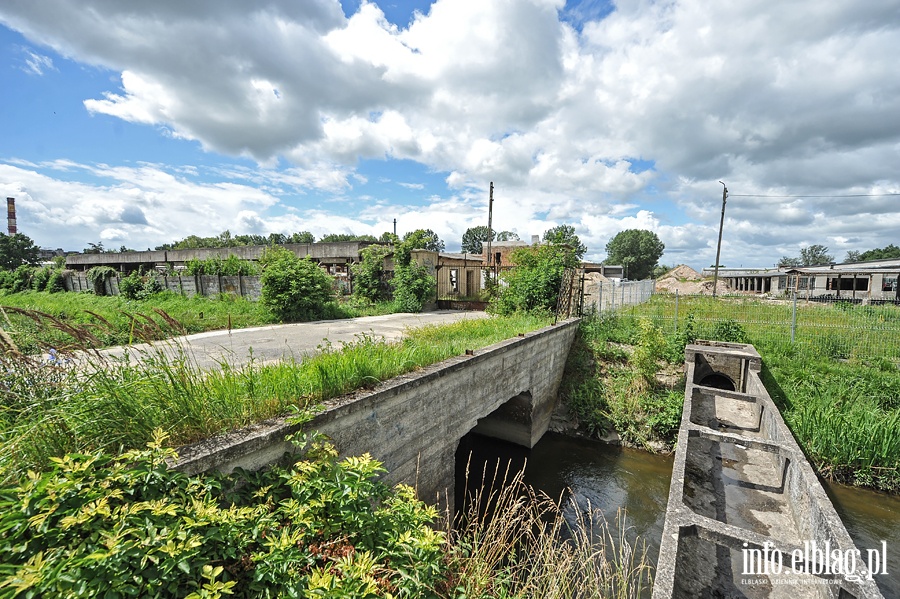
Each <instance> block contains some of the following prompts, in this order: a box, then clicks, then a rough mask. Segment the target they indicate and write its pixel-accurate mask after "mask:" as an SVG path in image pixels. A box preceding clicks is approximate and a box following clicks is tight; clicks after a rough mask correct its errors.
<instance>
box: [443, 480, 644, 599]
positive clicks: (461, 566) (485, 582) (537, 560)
mask: <svg viewBox="0 0 900 599" xmlns="http://www.w3.org/2000/svg"><path fill="white" fill-rule="evenodd" d="M507 474H508V473H507ZM503 480H504V481H505V482H504V484H502V485H491V486H487V487H482V488H481V489H479V490H478V491H477V492H476V493H475V494H474V498H473V501H472V503H471V505H470V506H469V508H468V509H467V510H466V513H465V514H464V516H463V517H462V518H460V519H459V520H458V522H457V526H455V527H454V528H451V529H448V531H447V533H446V535H447V539H448V545H449V548H448V551H447V554H448V556H449V572H450V574H449V576H448V580H447V582H446V584H445V585H444V586H445V588H443V589H439V592H438V594H439V595H440V596H442V597H472V598H487V597H508V598H516V599H532V598H533V599H556V598H560V599H562V598H565V599H568V598H576V597H578V598H592V597H596V598H598V599H599V598H604V599H638V598H639V597H641V596H642V593H646V592H647V591H649V589H650V586H651V572H652V566H651V565H650V563H649V558H648V557H647V551H646V545H644V544H643V543H641V542H640V541H639V540H638V539H629V538H628V534H627V531H628V528H627V526H626V523H625V516H624V514H623V513H621V512H620V516H619V518H618V520H617V522H616V523H615V524H613V525H610V524H609V523H607V522H606V521H605V520H603V518H602V515H601V516H599V518H598V514H599V513H592V512H591V511H590V510H589V511H587V512H584V511H581V510H579V509H578V507H577V506H575V505H571V506H568V505H561V504H560V503H558V502H556V501H553V500H552V499H550V498H549V497H547V496H546V495H539V494H537V493H535V491H534V490H533V489H532V488H531V487H530V486H528V485H527V484H525V483H524V482H523V480H522V472H521V471H520V472H518V473H517V474H516V475H514V476H512V477H509V479H507V478H506V477H504V479H503ZM570 507H571V508H572V509H574V514H572V515H571V516H570V518H568V519H567V518H566V516H565V512H566V511H567V509H568V508H570ZM487 512H489V515H485V514H486V513H487Z"/></svg>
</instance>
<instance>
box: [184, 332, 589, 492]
mask: <svg viewBox="0 0 900 599" xmlns="http://www.w3.org/2000/svg"><path fill="white" fill-rule="evenodd" d="M578 321H579V319H577V318H573V319H570V320H567V321H564V322H561V323H559V324H557V325H554V326H549V327H545V328H543V329H539V330H537V331H532V332H529V333H525V334H522V335H520V336H519V337H515V338H512V339H508V340H506V341H501V342H499V343H495V344H494V345H491V346H489V347H486V348H484V349H479V350H476V351H474V352H473V353H472V354H468V355H463V356H457V357H454V358H450V359H448V360H444V361H443V362H440V363H438V364H434V365H432V366H429V367H427V368H424V369H422V370H420V371H417V372H413V373H410V374H407V375H403V376H399V377H396V378H394V379H391V380H389V381H385V382H384V383H382V384H381V385H379V386H378V387H376V389H375V390H373V391H362V392H358V393H354V394H351V395H348V396H343V397H340V398H337V399H335V400H333V401H330V402H327V403H326V407H325V410H324V411H323V412H322V413H320V414H319V415H317V416H316V418H315V419H314V420H313V421H312V422H311V423H310V424H309V425H308V426H309V428H314V429H317V430H319V431H321V432H323V433H325V434H326V435H328V436H329V437H331V439H332V440H333V441H334V444H335V446H336V447H337V449H338V450H339V451H340V452H341V454H342V455H361V454H363V453H369V454H371V455H372V456H373V457H374V458H375V459H377V460H379V461H381V462H382V463H384V466H385V468H387V470H388V473H387V475H386V476H385V480H386V482H388V483H390V484H394V483H399V482H404V483H407V484H410V485H413V486H415V487H416V488H417V490H418V494H419V497H421V498H422V499H424V500H426V501H429V502H434V501H438V502H439V503H441V504H442V505H443V506H446V507H448V508H450V509H452V507H453V506H452V501H453V494H454V493H453V491H454V488H453V484H454V481H453V477H454V470H455V454H456V449H457V446H458V445H459V440H460V439H461V438H462V437H463V436H464V435H465V434H467V433H468V432H469V431H471V430H473V429H475V428H476V426H477V427H478V432H480V433H482V434H487V435H490V436H496V437H498V438H501V439H504V440H507V441H512V442H514V443H519V444H521V445H525V446H527V447H532V446H533V445H534V443H536V442H537V440H538V439H540V437H541V436H542V435H543V434H544V433H545V432H546V431H547V428H548V427H549V424H550V416H551V413H552V411H553V408H554V406H555V404H556V401H557V395H556V394H557V390H558V389H559V384H560V381H561V380H562V375H563V369H564V367H565V363H566V357H567V356H568V353H569V348H570V347H571V346H572V341H573V340H574V338H575V332H576V330H577V327H578ZM297 429H298V427H297V426H295V425H290V424H288V423H287V422H286V421H285V419H283V418H276V419H272V420H269V421H265V422H261V423H259V424H256V425H254V426H251V427H248V428H245V429H242V430H240V431H236V432H234V433H229V434H226V435H221V436H219V437H214V438H212V439H208V440H205V441H201V442H199V443H196V444H193V445H190V446H187V447H183V448H181V449H180V450H179V454H180V457H179V460H178V464H177V465H176V467H177V468H179V469H180V470H182V471H184V472H186V473H188V474H194V473H198V472H203V471H207V470H218V471H220V472H224V473H228V472H231V471H232V470H233V469H235V468H238V467H240V468H244V469H247V470H256V469H259V468H262V467H265V466H266V465H268V464H272V463H274V462H276V461H278V460H279V459H281V458H282V457H283V456H284V454H285V453H286V452H290V451H293V450H294V449H295V448H294V447H293V446H292V445H291V444H290V443H288V442H286V441H285V440H284V439H285V436H286V435H288V434H290V433H293V432H296V431H297Z"/></svg>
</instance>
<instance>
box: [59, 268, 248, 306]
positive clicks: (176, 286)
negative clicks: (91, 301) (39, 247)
mask: <svg viewBox="0 0 900 599" xmlns="http://www.w3.org/2000/svg"><path fill="white" fill-rule="evenodd" d="M156 278H157V280H159V283H160V285H162V288H163V289H168V290H169V291H172V292H174V293H179V294H181V295H184V296H186V297H190V296H192V295H196V294H198V293H199V294H200V295H206V296H215V295H218V294H219V293H231V294H233V295H240V296H243V297H246V298H247V299H249V300H252V301H256V300H258V299H259V296H260V294H261V293H262V283H261V282H260V278H259V277H258V276H252V277H240V276H238V277H228V276H217V275H198V276H192V277H190V276H185V277H163V276H157V277H156ZM63 281H64V283H65V287H66V291H93V290H94V286H93V285H92V284H91V282H90V281H89V280H88V278H87V276H86V275H85V273H83V272H67V273H66V274H65V275H63ZM104 289H105V290H106V294H107V295H119V276H118V275H117V276H113V277H110V278H109V279H107V280H106V284H105V286H104Z"/></svg>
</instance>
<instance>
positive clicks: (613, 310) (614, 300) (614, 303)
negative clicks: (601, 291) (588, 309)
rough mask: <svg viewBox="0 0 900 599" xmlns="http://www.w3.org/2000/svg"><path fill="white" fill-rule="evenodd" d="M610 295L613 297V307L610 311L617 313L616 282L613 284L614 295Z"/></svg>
mask: <svg viewBox="0 0 900 599" xmlns="http://www.w3.org/2000/svg"><path fill="white" fill-rule="evenodd" d="M610 295H611V296H612V305H611V306H610V307H609V309H610V311H612V312H615V311H616V282H615V281H613V282H612V293H611V294H610Z"/></svg>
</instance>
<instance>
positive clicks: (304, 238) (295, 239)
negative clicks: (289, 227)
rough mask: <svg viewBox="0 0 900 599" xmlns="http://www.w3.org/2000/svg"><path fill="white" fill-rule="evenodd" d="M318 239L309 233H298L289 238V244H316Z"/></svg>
mask: <svg viewBox="0 0 900 599" xmlns="http://www.w3.org/2000/svg"><path fill="white" fill-rule="evenodd" d="M315 242H316V237H315V235H313V234H312V233H310V232H309V231H298V232H297V233H293V234H292V235H291V236H290V237H288V241H287V243H315Z"/></svg>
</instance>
